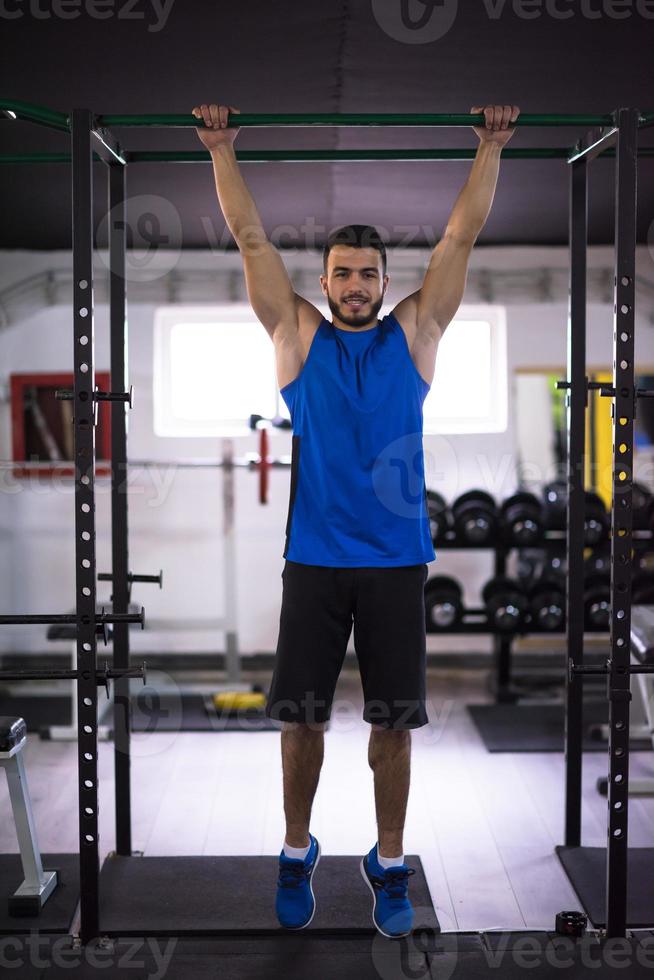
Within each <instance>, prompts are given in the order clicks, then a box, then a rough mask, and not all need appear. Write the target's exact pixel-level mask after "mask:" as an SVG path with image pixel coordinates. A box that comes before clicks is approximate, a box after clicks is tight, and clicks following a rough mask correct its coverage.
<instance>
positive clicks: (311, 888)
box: [279, 839, 320, 932]
mask: <svg viewBox="0 0 654 980" xmlns="http://www.w3.org/2000/svg"><path fill="white" fill-rule="evenodd" d="M316 844H317V850H318V853H317V854H316V860H315V861H314V862H313V868H312V869H311V874H310V875H309V890H310V891H311V897H312V899H313V912H312V913H311V915H310V916H309V918H308V919H307V921H306V922H305V923H304V924H303V925H301V926H285V925H283V924H282V923H281V922H280V923H279V924H280V926H281V927H282V929H288V930H289V931H290V932H297V931H298V930H299V929H306V927H307V926H308V925H309V924H310V923H311V920H312V919H313V917H314V915H315V914H316V896H315V895H314V894H313V876H314V875H315V873H316V868H317V867H318V862H319V861H320V841H319V840H317V839H316Z"/></svg>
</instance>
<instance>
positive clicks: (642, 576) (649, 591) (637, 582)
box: [631, 571, 654, 606]
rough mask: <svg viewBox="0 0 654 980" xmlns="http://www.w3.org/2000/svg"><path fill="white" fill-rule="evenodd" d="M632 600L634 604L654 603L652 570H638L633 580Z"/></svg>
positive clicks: (653, 576)
mask: <svg viewBox="0 0 654 980" xmlns="http://www.w3.org/2000/svg"><path fill="white" fill-rule="evenodd" d="M631 601H632V603H633V604H634V605H639V606H651V605H653V604H654V575H653V574H652V572H646V571H643V572H636V574H635V575H634V577H633V579H632V582H631Z"/></svg>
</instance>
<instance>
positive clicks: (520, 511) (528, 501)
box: [500, 490, 543, 548]
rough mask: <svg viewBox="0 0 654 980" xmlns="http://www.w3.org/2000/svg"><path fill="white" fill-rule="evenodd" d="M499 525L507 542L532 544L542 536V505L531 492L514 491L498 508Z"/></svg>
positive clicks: (524, 544)
mask: <svg viewBox="0 0 654 980" xmlns="http://www.w3.org/2000/svg"><path fill="white" fill-rule="evenodd" d="M500 526H501V528H502V534H503V536H504V540H505V541H506V543H507V544H514V545H517V546H518V547H523V548H524V547H529V546H530V545H534V544H536V542H537V541H540V539H541V538H542V536H543V505H542V504H541V502H540V500H539V499H538V497H536V496H535V495H534V494H533V493H528V492H527V491H525V490H521V491H520V492H519V493H514V494H513V496H512V497H507V499H506V500H505V501H504V503H503V504H502V506H501V508H500Z"/></svg>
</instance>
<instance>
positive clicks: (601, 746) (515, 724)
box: [466, 700, 652, 753]
mask: <svg viewBox="0 0 654 980" xmlns="http://www.w3.org/2000/svg"><path fill="white" fill-rule="evenodd" d="M466 707H467V709H468V711H469V713H470V716H471V717H472V720H473V721H474V723H475V725H476V727H477V731H478V732H479V734H480V735H481V738H482V740H483V742H484V746H485V748H486V750H487V751H488V752H563V748H564V724H565V705H563V704H529V705H522V704H469V705H466ZM608 720H609V709H608V704H607V703H606V702H605V701H603V700H601V701H600V700H598V701H587V702H584V727H585V730H586V732H587V731H588V728H589V727H590V726H592V725H601V724H605V723H606V722H608ZM629 747H630V749H631V750H633V751H647V750H649V751H651V749H652V742H651V739H646V738H639V739H632V740H631V742H630V746H629ZM583 751H584V752H604V753H606V751H607V743H606V742H604V741H601V740H596V739H593V738H591V737H589V736H588V734H586V736H585V737H584V742H583Z"/></svg>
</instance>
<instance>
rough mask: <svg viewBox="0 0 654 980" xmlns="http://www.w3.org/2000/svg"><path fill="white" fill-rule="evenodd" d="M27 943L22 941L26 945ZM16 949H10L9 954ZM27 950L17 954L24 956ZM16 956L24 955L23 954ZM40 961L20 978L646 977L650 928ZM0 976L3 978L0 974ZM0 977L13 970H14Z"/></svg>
mask: <svg viewBox="0 0 654 980" xmlns="http://www.w3.org/2000/svg"><path fill="white" fill-rule="evenodd" d="M28 941H29V937H27V939H26V942H28ZM22 952H23V951H22V950H21V948H20V946H18V948H17V949H16V951H15V952H14V948H13V946H12V959H14V961H16V959H17V958H18V956H20V955H21V953H22ZM28 955H29V953H27V956H28ZM27 956H25V959H27ZM38 957H39V962H40V964H41V965H42V964H44V963H47V964H52V965H48V966H47V967H46V969H43V968H41V969H39V970H38V971H34V972H27V973H24V972H22V971H21V973H20V977H21V980H23V978H25V980H65V978H66V977H70V976H72V977H74V978H76V980H96V978H98V977H101V976H106V977H115V976H126V977H133V978H134V980H146V978H147V980H152V978H154V977H158V978H165V980H215V978H216V977H220V980H280V978H283V980H308V978H311V980H334V978H338V980H407V978H409V977H411V978H414V980H430V978H431V980H481V978H483V980H493V978H501V980H505V978H506V980H524V978H525V977H526V976H529V977H535V978H536V980H552V978H554V977H561V980H572V978H574V980H594V978H598V980H608V978H612V980H617V978H618V977H625V976H628V977H629V980H645V978H647V980H651V976H652V965H653V964H654V937H652V935H651V933H644V934H639V935H638V936H637V937H630V938H629V939H626V940H625V939H617V940H612V939H608V940H605V939H603V940H600V939H599V938H598V937H596V936H594V935H591V934H588V933H587V934H586V935H584V936H583V937H581V938H580V939H568V938H566V937H563V936H557V935H556V934H554V933H552V932H528V931H525V932H520V933H508V932H493V933H483V934H481V935H479V934H477V933H445V934H443V935H439V936H437V937H435V943H434V944H433V946H430V947H428V948H427V947H426V946H425V942H424V932H423V931H421V930H414V932H413V934H412V935H411V936H410V937H407V938H406V939H401V940H399V941H391V940H388V939H385V938H384V937H383V936H381V935H379V933H376V934H375V935H374V936H340V937H337V936H330V937H321V936H316V935H311V933H310V932H308V930H302V931H300V932H297V933H292V932H287V931H284V932H283V933H280V934H279V935H277V936H243V937H241V938H232V939H227V938H220V937H215V938H214V939H187V938H177V937H171V938H165V939H162V938H159V939H156V938H154V937H150V936H145V937H144V936H139V937H133V938H129V939H127V938H124V939H123V938H116V939H109V940H105V941H102V942H98V941H97V940H92V941H91V942H89V943H88V945H87V946H85V947H81V948H79V949H73V948H72V947H71V940H70V939H69V937H66V938H65V939H64V938H59V939H57V940H54V939H50V937H40V939H39V947H38ZM0 975H2V976H4V975H5V974H4V973H2V971H0ZM6 975H7V976H16V975H17V974H16V970H13V971H12V972H11V973H9V971H7V973H6Z"/></svg>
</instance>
